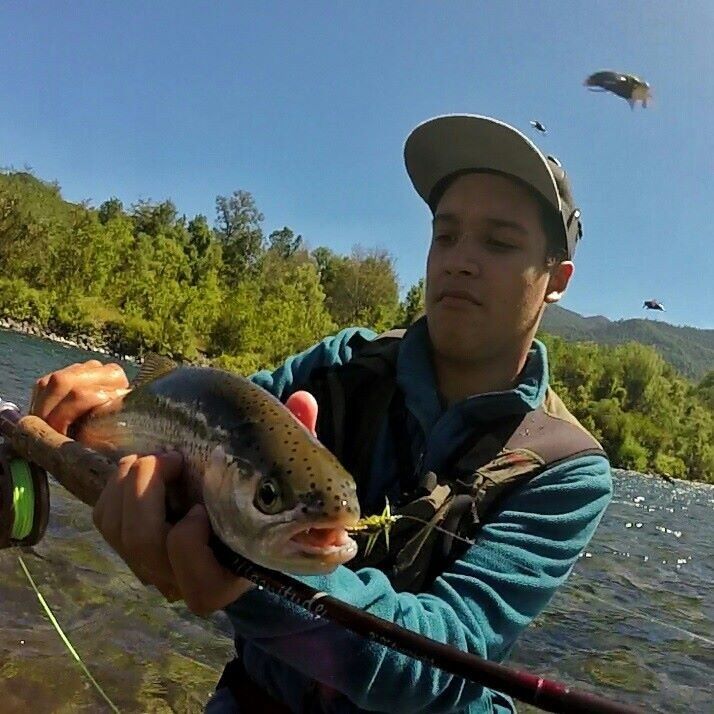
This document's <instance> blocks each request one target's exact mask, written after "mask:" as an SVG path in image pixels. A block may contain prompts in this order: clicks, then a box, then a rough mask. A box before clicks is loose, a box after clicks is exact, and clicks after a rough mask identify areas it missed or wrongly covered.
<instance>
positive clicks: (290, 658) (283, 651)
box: [227, 456, 612, 712]
mask: <svg viewBox="0 0 714 714" xmlns="http://www.w3.org/2000/svg"><path fill="white" fill-rule="evenodd" d="M611 495H612V481H611V473H610V467H609V464H608V463H607V461H606V460H605V459H603V458H602V457H599V456H587V457H582V458H580V459H577V460H573V461H571V462H567V463H565V464H560V465H558V466H556V467H554V468H552V469H550V470H548V471H546V472H544V473H543V474H541V475H539V476H537V477H535V478H533V479H532V480H531V481H530V482H529V483H528V484H526V485H525V486H522V487H521V488H520V489H518V490H517V491H515V492H514V493H513V494H511V495H510V496H509V497H508V498H507V499H506V500H504V502H503V504H502V507H501V508H500V510H499V511H498V513H497V514H496V515H495V517H494V518H493V519H492V520H491V521H490V522H489V523H487V524H486V525H485V526H484V527H483V528H482V529H481V531H480V533H479V537H478V540H477V542H476V544H475V545H474V546H473V547H471V548H470V549H469V550H468V551H467V553H466V554H465V556H464V557H463V559H461V560H458V561H457V562H456V563H454V565H453V566H452V567H451V568H450V569H449V571H448V572H444V573H443V574H442V576H440V577H439V578H437V580H436V581H435V582H434V584H433V586H432V587H431V589H430V590H429V591H428V592H424V593H419V594H416V595H415V594H411V593H397V592H395V590H394V589H393V588H392V586H391V584H390V582H389V581H388V579H387V578H386V576H385V575H384V574H383V573H381V572H380V571H379V570H376V569H373V568H365V569H362V570H359V571H357V572H352V571H351V570H349V569H348V568H346V567H344V566H341V567H339V568H337V569H336V570H335V571H334V572H333V573H330V574H329V575H325V576H298V577H297V579H298V580H301V581H302V582H304V583H306V584H308V585H310V586H312V587H314V588H316V589H317V590H321V591H325V592H327V593H329V594H330V595H332V596H334V597H336V598H339V599H341V600H343V601H345V602H347V603H349V604H351V605H354V606H356V607H359V608H361V609H363V610H365V611H366V612H369V613H371V614H373V615H376V616H377V617H381V618H384V619H385V620H389V621H390V622H394V623H397V624H399V625H401V626H402V627H405V628H407V629H409V630H412V631H415V632H417V633H419V634H421V635H424V636H425V637H429V638H431V639H434V640H436V641H438V642H442V643H447V644H449V645H451V646H453V647H456V648H458V649H461V650H465V651H468V652H471V653H473V654H476V655H479V656H481V657H486V658H488V659H491V660H496V661H500V660H502V659H503V658H504V657H505V656H506V655H507V654H508V652H509V650H510V649H511V647H512V646H513V644H514V642H515V640H516V638H517V637H518V635H519V634H520V632H521V631H522V630H523V629H524V628H525V627H526V626H527V625H528V624H529V623H530V622H531V621H532V620H533V619H534V618H535V617H536V615H538V613H540V612H541V611H542V610H543V609H544V608H545V606H546V605H547V604H548V602H549V601H550V599H551V598H552V597H553V595H554V593H555V592H556V590H557V589H558V588H559V587H560V586H561V585H562V584H563V583H564V582H565V580H566V579H567V577H568V575H569V574H570V571H571V570H572V568H573V566H574V565H575V563H576V562H577V560H578V557H579V555H580V553H581V552H582V550H583V549H584V548H585V546H586V545H587V543H588V542H589V541H590V539H591V537H592V535H593V533H594V532H595V529H596V527H597V525H598V523H599V522H600V519H601V518H602V515H603V513H604V511H605V509H606V507H607V504H608V503H609V501H610V499H611ZM227 612H228V614H229V616H230V618H231V620H232V622H233V625H234V627H235V630H236V633H237V634H239V635H241V636H243V637H245V638H247V639H249V640H250V641H251V642H252V643H253V644H254V645H255V646H256V647H257V648H259V649H260V650H262V651H264V652H265V653H267V654H269V655H271V656H273V657H275V658H276V660H275V663H274V665H273V666H274V667H275V668H277V670H278V671H275V672H273V674H272V676H274V677H276V678H279V677H280V672H279V669H280V667H281V666H284V665H282V663H285V664H287V665H288V666H289V667H291V668H293V669H295V670H298V671H299V672H301V673H303V674H304V675H306V676H308V677H310V678H312V679H315V680H317V681H319V682H321V683H323V684H326V685H328V686H330V687H332V688H334V689H337V690H338V691H339V692H341V693H343V694H344V695H345V696H347V697H348V698H349V699H350V700H351V701H352V702H353V703H354V704H355V705H356V706H358V707H361V708H363V709H367V710H376V711H391V710H393V708H394V702H395V699H394V696H395V695H394V693H395V692H399V693H400V694H399V702H400V706H401V708H402V710H403V711H413V712H446V711H452V710H454V709H458V708H460V707H466V706H468V705H469V704H471V705H473V704H474V703H476V702H477V701H478V700H479V699H481V698H484V699H487V698H489V697H490V693H489V692H488V690H485V689H484V688H483V687H480V686H477V685H475V684H471V683H467V682H465V681H464V680H462V679H461V678H459V677H455V676H452V675H450V674H447V673H445V672H443V671H441V670H439V669H437V668H435V667H432V666H429V665H426V664H424V663H421V662H420V661H418V660H416V659H413V658H410V657H407V656H405V655H402V654H401V653H399V652H396V651H394V650H390V649H388V648H386V647H384V646H382V645H378V644H376V643H374V642H372V641H368V640H366V639H362V638H360V637H357V636H356V635H353V634H351V633H350V632H348V631H347V630H344V629H343V628H340V627H337V626H335V625H332V624H331V623H329V622H327V621H326V620H324V619H320V618H316V617H315V616H313V615H310V614H308V613H306V612H305V611H304V610H302V609H301V608H299V607H298V606H297V605H295V604H293V603H290V602H288V601H285V600H281V599H280V598H278V597H277V596H274V595H272V594H271V593H268V592H266V591H259V590H253V591H251V592H249V593H247V594H246V595H245V596H243V597H241V598H240V599H239V600H238V601H236V602H235V603H233V604H232V605H231V606H229V608H228V609H227ZM484 706H485V709H484V710H488V709H489V706H488V705H487V704H486V702H484Z"/></svg>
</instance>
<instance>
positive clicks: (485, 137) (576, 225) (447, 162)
mask: <svg viewBox="0 0 714 714" xmlns="http://www.w3.org/2000/svg"><path fill="white" fill-rule="evenodd" d="M404 163H405V164H406V168H407V173H408V174H409V178H410V179H411V181H412V183H413V184H414V188H415V189H416V191H417V193H418V194H419V195H420V196H421V197H422V198H423V199H424V201H426V203H427V204H428V205H429V207H430V208H431V209H432V212H433V211H434V210H435V209H436V203H437V202H438V199H439V198H440V197H441V196H440V194H438V190H439V188H440V187H443V186H444V179H446V178H448V177H449V176H451V175H452V174H458V173H463V172H467V171H478V170H484V171H498V172H500V173H504V174H509V175H511V176H514V177H515V178H517V179H519V180H520V181H522V182H524V183H525V184H527V185H528V186H530V187H531V188H532V189H534V190H535V191H537V192H538V193H539V194H540V195H541V197H542V198H543V199H544V200H545V202H546V204H547V205H549V206H552V207H553V208H554V209H555V211H556V212H557V214H558V215H559V216H560V219H561V220H560V221H559V222H558V225H559V226H560V225H562V241H563V242H562V245H563V246H564V247H567V251H568V259H571V260H572V258H573V256H574V255H575V247H576V244H577V242H578V241H579V240H580V238H581V237H582V234H583V229H582V224H581V220H580V209H579V208H577V207H576V206H575V204H574V202H573V196H572V193H571V190H570V183H569V181H568V178H567V176H566V173H565V170H564V169H563V167H562V166H561V165H560V162H559V161H558V160H557V159H556V158H554V157H552V156H545V155H544V154H543V153H542V152H541V151H540V149H539V148H538V147H537V146H536V145H535V144H534V143H533V142H532V141H531V140H530V139H529V138H528V137H527V136H525V135H524V134H522V133H521V132H520V131H518V130H517V129H514V128H513V127H512V126H509V125H508V124H506V123H504V122H502V121H499V120H498V119H492V118H491V117H486V116H479V115H476V114H447V115H444V116H438V117H434V118H432V119H428V120H427V121H425V122H422V123H421V124H419V125H418V126H417V127H416V128H415V129H413V130H412V132H411V133H410V134H409V136H408V137H407V140H406V142H405V144H404Z"/></svg>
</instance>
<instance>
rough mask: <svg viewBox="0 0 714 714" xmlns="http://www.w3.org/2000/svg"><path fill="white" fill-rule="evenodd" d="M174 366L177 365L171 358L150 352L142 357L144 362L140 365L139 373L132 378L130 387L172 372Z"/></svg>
mask: <svg viewBox="0 0 714 714" xmlns="http://www.w3.org/2000/svg"><path fill="white" fill-rule="evenodd" d="M176 367H178V365H177V364H176V362H174V361H173V360H172V359H169V358H168V357H164V356H163V355H157V354H155V353H154V352H150V353H149V354H148V355H147V356H146V357H145V358H144V363H143V364H142V365H141V369H140V370H139V374H137V375H136V377H135V378H134V379H133V380H132V383H131V387H132V389H136V388H137V387H140V386H141V385H142V384H146V383H147V382H150V381H151V380H152V379H156V378H157V377H161V376H162V375H164V374H168V373H169V372H173V370H175V369H176Z"/></svg>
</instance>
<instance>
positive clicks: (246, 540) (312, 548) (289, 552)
mask: <svg viewBox="0 0 714 714" xmlns="http://www.w3.org/2000/svg"><path fill="white" fill-rule="evenodd" d="M263 409H265V410H266V411H263V412H258V414H255V413H254V414H253V416H252V418H251V419H250V420H246V421H244V422H243V423H242V424H240V426H238V427H237V428H236V429H234V430H233V433H232V434H231V438H230V439H229V440H228V442H227V443H226V444H223V445H219V446H216V447H215V448H214V449H213V452H212V454H211V455H210V458H209V464H208V467H207V469H206V473H205V474H204V479H203V491H204V492H203V499H204V503H205V504H206V509H207V511H208V514H209V517H210V519H211V524H212V526H213V529H214V531H215V532H216V534H217V535H218V537H219V538H221V540H222V541H223V542H224V543H225V544H226V545H227V546H229V547H230V548H232V549H233V550H234V551H235V552H237V553H239V554H240V555H243V556H244V557H246V558H248V559H249V560H251V561H252V562H254V563H257V564H258V565H262V566H264V567H267V568H271V569H273V570H280V571H284V572H288V573H295V574H322V573H329V572H331V571H332V570H334V569H335V568H336V567H337V566H338V565H341V564H343V563H345V562H347V561H348V560H350V559H351V558H353V557H354V556H355V555H356V553H357V545H356V543H355V542H354V540H353V539H352V538H351V537H350V536H349V535H348V533H347V530H346V528H347V527H349V526H352V525H354V524H355V523H356V522H357V521H358V520H359V517H360V508H359V502H358V500H357V490H356V486H355V482H354V480H353V478H352V476H351V475H350V474H349V473H348V472H347V471H346V470H345V469H344V467H343V466H342V465H341V464H340V462H339V461H338V460H337V458H336V457H335V456H334V455H333V454H332V453H331V452H330V451H329V450H328V449H326V448H325V447H324V446H323V445H322V444H321V443H320V442H319V441H318V440H317V439H316V438H315V437H314V436H312V434H310V433H309V432H308V431H307V430H306V429H305V427H303V425H302V424H300V423H299V422H298V421H297V419H295V418H294V417H293V416H292V415H291V414H290V413H289V412H288V411H287V410H286V409H285V407H284V406H283V405H282V404H280V402H278V401H277V400H275V404H273V405H270V404H268V406H267V407H263ZM261 414H262V417H261ZM271 417H272V418H271Z"/></svg>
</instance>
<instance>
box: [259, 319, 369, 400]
mask: <svg viewBox="0 0 714 714" xmlns="http://www.w3.org/2000/svg"><path fill="white" fill-rule="evenodd" d="M355 335H360V336H361V337H364V338H365V339H367V340H372V339H374V338H375V337H376V335H377V333H376V332H373V331H372V330H368V329H366V328H362V327H348V328H346V329H344V330H341V331H340V332H338V333H337V334H336V335H332V336H330V337H326V338H325V339H324V340H322V342H318V343H317V344H315V345H313V346H312V347H309V348H308V349H306V350H305V351H304V352H300V353H299V354H296V355H291V356H290V357H288V358H287V359H286V360H285V362H283V364H282V365H280V367H278V368H277V369H276V370H274V371H272V372H271V371H270V370H267V369H265V370H262V371H260V372H256V373H255V374H253V375H251V376H250V379H251V380H252V381H253V382H255V383H256V384H258V385H260V386H261V387H263V389H266V390H267V391H269V392H270V393H271V394H273V395H274V396H276V397H277V398H278V399H280V400H282V401H285V399H286V398H287V397H289V396H290V394H291V392H292V391H293V386H294V385H299V384H300V383H301V382H304V381H305V380H306V379H307V378H308V376H309V375H310V373H311V372H312V371H313V370H315V369H318V368H320V367H329V366H332V365H337V364H344V363H345V362H347V361H349V359H350V357H351V356H352V347H351V344H350V341H351V340H352V338H353V337H354V336H355Z"/></svg>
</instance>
